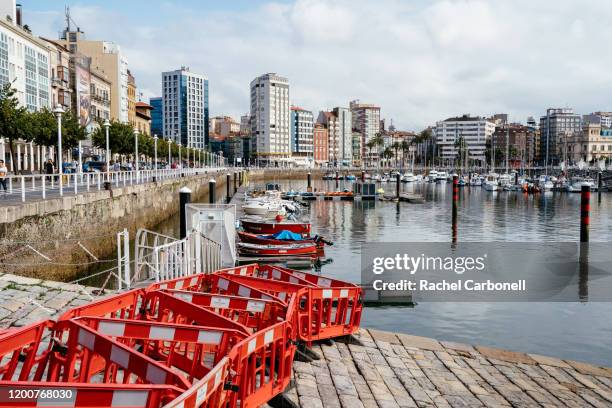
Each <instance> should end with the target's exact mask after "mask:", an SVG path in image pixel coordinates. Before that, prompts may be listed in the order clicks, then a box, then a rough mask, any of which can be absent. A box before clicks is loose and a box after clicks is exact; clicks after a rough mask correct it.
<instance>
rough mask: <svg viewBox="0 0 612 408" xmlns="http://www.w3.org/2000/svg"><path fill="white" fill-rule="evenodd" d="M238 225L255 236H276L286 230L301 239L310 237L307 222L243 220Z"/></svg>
mask: <svg viewBox="0 0 612 408" xmlns="http://www.w3.org/2000/svg"><path fill="white" fill-rule="evenodd" d="M240 223H241V224H242V227H243V228H244V229H245V231H247V232H253V233H256V234H276V233H277V232H281V231H282V230H287V231H291V232H295V233H296V234H300V235H301V236H302V237H309V236H310V223H308V222H300V221H287V220H282V221H277V220H267V219H248V218H243V219H241V220H240Z"/></svg>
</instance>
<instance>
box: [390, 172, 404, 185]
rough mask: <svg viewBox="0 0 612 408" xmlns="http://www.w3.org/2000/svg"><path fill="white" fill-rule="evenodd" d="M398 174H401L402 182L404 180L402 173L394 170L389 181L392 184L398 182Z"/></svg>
mask: <svg viewBox="0 0 612 408" xmlns="http://www.w3.org/2000/svg"><path fill="white" fill-rule="evenodd" d="M398 174H399V176H400V180H401V179H402V175H401V173H400V172H399V171H395V170H393V171H392V172H391V174H389V181H390V182H392V183H393V182H395V181H397V175H398Z"/></svg>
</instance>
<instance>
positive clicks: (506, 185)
mask: <svg viewBox="0 0 612 408" xmlns="http://www.w3.org/2000/svg"><path fill="white" fill-rule="evenodd" d="M512 181H513V180H512V177H511V176H510V175H509V174H507V173H505V174H500V175H499V178H498V179H497V185H498V186H499V187H501V188H502V189H504V190H505V191H509V190H510V187H511V185H512Z"/></svg>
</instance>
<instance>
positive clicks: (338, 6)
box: [23, 0, 612, 129]
mask: <svg viewBox="0 0 612 408" xmlns="http://www.w3.org/2000/svg"><path fill="white" fill-rule="evenodd" d="M156 4H157V7H151V8H150V9H148V10H143V9H144V7H141V6H142V5H143V3H142V2H134V3H132V4H130V5H123V4H121V3H120V2H116V1H112V2H108V3H104V6H102V2H96V1H94V2H90V3H88V4H87V5H83V4H82V3H69V5H70V6H71V14H72V17H73V19H74V20H75V22H76V23H77V24H78V25H79V27H80V28H81V29H82V30H83V31H85V34H86V36H87V38H91V39H105V40H108V41H113V42H116V43H117V44H119V45H120V46H121V47H122V50H123V51H124V52H125V54H126V56H127V58H128V60H129V61H130V70H132V71H133V73H134V75H135V77H136V81H137V84H138V87H139V89H140V91H141V92H143V96H144V100H148V98H149V97H151V96H159V94H160V92H161V84H160V81H159V73H160V72H162V71H167V70H169V69H173V68H174V67H175V66H177V65H186V66H190V67H191V68H192V70H193V71H195V72H200V73H202V74H204V75H206V76H208V78H209V80H210V84H211V88H210V105H211V116H214V115H219V114H229V115H232V116H233V117H236V118H238V117H240V115H241V114H243V113H244V112H246V111H248V107H249V85H248V84H249V82H250V81H251V80H252V78H254V77H256V76H258V75H261V74H263V73H265V72H277V73H279V74H280V75H283V76H285V77H287V78H288V79H289V80H290V81H291V84H292V93H291V103H292V104H294V105H299V106H302V107H304V108H306V109H309V110H312V111H314V112H316V111H319V110H327V109H331V108H332V107H334V106H347V105H348V102H349V101H350V100H353V99H360V100H362V101H364V102H367V103H375V104H377V105H379V106H381V117H384V118H387V119H393V122H394V124H396V126H397V127H398V128H403V129H420V128H423V127H425V126H428V125H432V124H434V123H435V122H436V121H437V120H440V119H443V118H446V117H451V116H455V115H457V114H463V113H470V114H472V115H489V114H492V113H495V112H507V113H509V115H510V120H511V121H521V122H524V121H525V120H526V118H527V116H540V115H541V114H543V113H545V110H546V108H547V107H553V106H554V107H565V106H571V107H573V108H574V109H575V111H576V112H579V113H588V112H592V111H595V110H607V109H608V105H607V103H608V102H607V99H606V92H605V90H606V89H607V88H608V87H609V86H611V85H612V80H611V79H609V76H608V75H606V73H605V69H606V66H607V65H608V64H607V60H608V58H610V57H607V56H606V55H605V54H604V53H601V51H600V50H601V49H605V45H606V44H605V39H606V38H608V37H609V36H608V31H609V30H610V29H609V28H608V27H607V24H604V23H603V22H605V21H606V19H607V17H606V16H611V15H612V6H611V5H608V4H605V3H604V4H601V3H598V4H595V3H594V2H586V3H581V4H574V3H572V2H569V1H567V2H562V3H559V2H555V3H554V4H555V6H556V7H550V6H551V5H552V4H553V3H552V2H546V3H544V2H539V3H538V4H530V3H528V2H519V3H513V4H512V5H509V4H508V5H507V4H504V3H503V2H499V1H497V2H482V1H472V2H465V1H456V2H450V1H436V2H427V3H425V2H416V3H413V4H404V3H399V2H392V1H382V2H377V3H376V5H375V6H374V5H371V4H370V5H369V4H367V3H366V4H363V5H362V6H360V7H354V6H352V4H353V3H348V2H333V3H332V2H324V1H314V0H313V1H295V2H274V3H272V2H255V3H244V4H242V5H235V4H234V5H230V6H227V5H218V4H215V3H210V2H209V3H203V4H200V3H197V4H196V3H195V2H182V3H181V4H180V8H179V7H178V5H177V4H171V3H168V2H159V3H156ZM23 7H24V22H25V23H26V24H28V25H29V26H30V27H31V29H32V30H33V31H34V32H35V33H37V34H38V35H42V36H49V37H51V38H56V37H57V32H58V31H60V30H61V29H62V28H63V26H64V21H63V18H64V10H63V4H59V3H48V2H43V1H26V2H24V4H23ZM110 21H112V22H113V25H110V24H109V23H108V22H110ZM382 23H384V24H382ZM118 26H120V27H121V30H114V29H113V27H118ZM194 33H197V34H196V35H194ZM586 38H588V39H589V41H588V42H585V41H584V39H586ZM263 44H267V46H266V47H262V46H261V45H263ZM466 45H467V46H466Z"/></svg>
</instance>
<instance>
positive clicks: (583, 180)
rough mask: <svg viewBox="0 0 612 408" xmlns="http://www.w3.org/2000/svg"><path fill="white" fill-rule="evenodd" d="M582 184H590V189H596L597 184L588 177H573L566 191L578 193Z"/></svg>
mask: <svg viewBox="0 0 612 408" xmlns="http://www.w3.org/2000/svg"><path fill="white" fill-rule="evenodd" d="M582 186H590V187H591V191H596V190H597V186H596V185H595V181H594V180H593V179H592V178H590V177H573V178H572V180H571V182H570V183H569V185H568V187H567V191H569V192H570V193H579V192H581V191H582Z"/></svg>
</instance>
